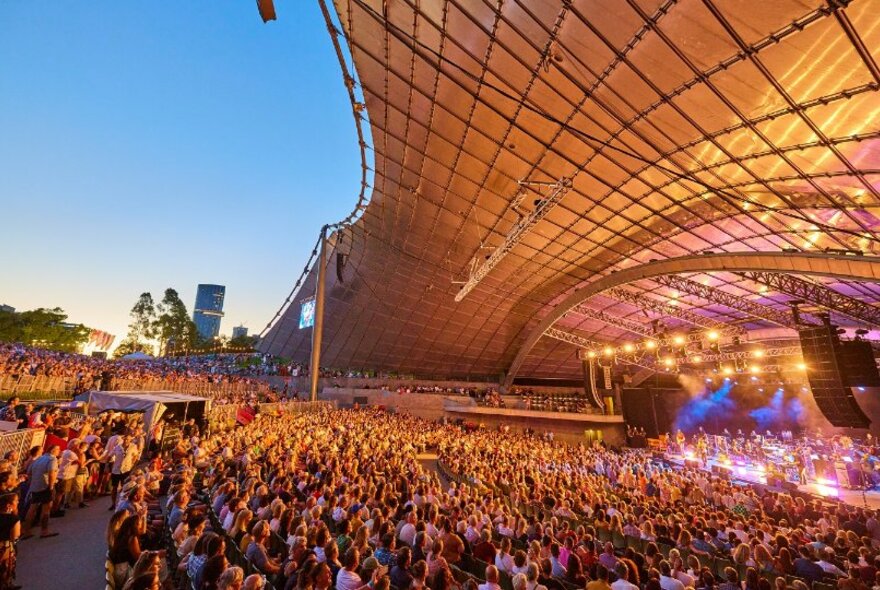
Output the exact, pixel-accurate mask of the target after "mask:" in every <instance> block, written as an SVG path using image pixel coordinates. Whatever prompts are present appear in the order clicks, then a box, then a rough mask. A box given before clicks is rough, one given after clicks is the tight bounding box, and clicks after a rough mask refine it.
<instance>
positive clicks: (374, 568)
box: [361, 556, 388, 584]
mask: <svg viewBox="0 0 880 590" xmlns="http://www.w3.org/2000/svg"><path fill="white" fill-rule="evenodd" d="M387 571H388V568H387V567H385V566H384V565H382V564H381V563H379V560H378V559H376V558H375V557H373V556H370V557H368V558H366V559H365V560H364V563H363V565H362V566H361V581H362V582H363V583H364V584H369V583H370V580H372V579H374V578H375V577H381V576H384V575H385V572H387Z"/></svg>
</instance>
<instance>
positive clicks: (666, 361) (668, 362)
mask: <svg viewBox="0 0 880 590" xmlns="http://www.w3.org/2000/svg"><path fill="white" fill-rule="evenodd" d="M674 362H675V361H673V360H672V357H666V358H665V359H663V364H664V365H666V366H667V367H671V366H672V364H673V363H674Z"/></svg>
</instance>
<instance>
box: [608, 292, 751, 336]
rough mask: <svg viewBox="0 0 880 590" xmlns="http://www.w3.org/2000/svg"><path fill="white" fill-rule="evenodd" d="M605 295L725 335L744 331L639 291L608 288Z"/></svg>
mask: <svg viewBox="0 0 880 590" xmlns="http://www.w3.org/2000/svg"><path fill="white" fill-rule="evenodd" d="M607 295H608V296H609V297H612V298H614V299H618V300H620V301H623V302H625V303H629V304H630V305H634V306H635V307H638V308H640V309H643V310H645V311H652V312H654V313H657V314H660V315H662V316H668V317H674V318H678V319H680V320H684V321H686V322H688V323H689V324H693V325H695V326H700V327H702V328H708V329H710V330H715V331H717V332H718V333H719V334H723V335H726V336H741V335H743V334H745V333H746V330H745V328H743V327H742V326H734V325H731V324H725V323H724V322H719V321H716V320H713V319H711V318H707V317H705V316H701V315H700V314H697V313H694V312H691V311H688V310H686V309H680V308H678V307H676V306H674V305H669V304H668V303H663V302H662V301H657V300H655V299H651V298H650V297H646V296H645V295H642V294H640V293H634V292H632V291H627V290H626V289H622V288H620V287H615V288H613V289H609V290H608V292H607Z"/></svg>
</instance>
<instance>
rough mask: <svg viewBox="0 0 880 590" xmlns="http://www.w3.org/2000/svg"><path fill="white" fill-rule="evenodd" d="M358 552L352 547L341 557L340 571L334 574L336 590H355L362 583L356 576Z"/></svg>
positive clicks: (358, 560) (358, 559)
mask: <svg viewBox="0 0 880 590" xmlns="http://www.w3.org/2000/svg"><path fill="white" fill-rule="evenodd" d="M360 558H361V556H360V552H359V551H358V550H357V548H356V547H352V548H351V549H349V550H348V551H346V552H345V555H344V556H343V557H342V569H341V570H339V573H338V574H336V590H357V589H358V588H360V587H361V586H363V585H364V583H363V582H362V581H361V577H360V576H359V575H358V574H357V569H358V563H359V562H360Z"/></svg>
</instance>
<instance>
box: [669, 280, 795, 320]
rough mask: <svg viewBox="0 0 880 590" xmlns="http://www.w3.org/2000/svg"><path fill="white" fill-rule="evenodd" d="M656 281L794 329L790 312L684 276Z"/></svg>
mask: <svg viewBox="0 0 880 590" xmlns="http://www.w3.org/2000/svg"><path fill="white" fill-rule="evenodd" d="M654 281H655V282H657V283H660V284H661V285H663V286H664V287H669V288H670V289H675V290H676V291H679V292H681V293H686V294H688V295H692V296H694V297H699V298H700V299H703V300H704V301H709V302H710V303H717V304H719V305H723V306H724V307H729V308H730V309H735V310H736V311H741V312H743V313H744V314H747V315H750V316H752V317H753V318H757V319H759V320H763V321H765V322H770V323H771V324H776V325H778V326H782V327H783V328H793V327H794V317H793V316H792V315H791V313H789V312H785V311H780V310H778V309H774V308H772V307H770V306H768V305H762V304H760V303H755V302H754V301H749V300H748V299H743V298H742V297H737V296H736V295H731V294H730V293H727V292H725V291H722V290H721V289H717V288H715V287H710V286H709V285H703V284H702V283H698V282H696V281H692V280H690V279H686V278H684V277H682V276H677V275H666V276H662V277H657V278H656V279H654Z"/></svg>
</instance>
